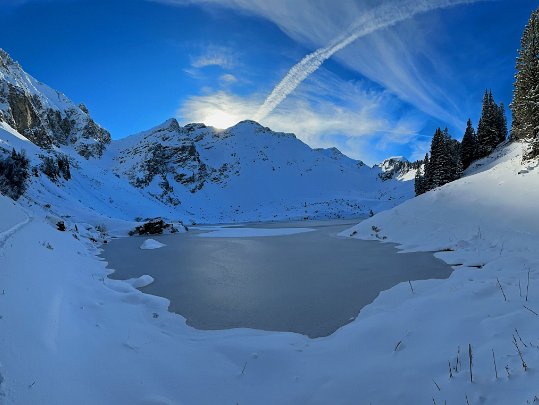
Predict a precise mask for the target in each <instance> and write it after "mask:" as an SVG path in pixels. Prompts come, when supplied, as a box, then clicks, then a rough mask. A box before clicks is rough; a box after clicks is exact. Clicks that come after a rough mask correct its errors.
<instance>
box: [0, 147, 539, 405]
mask: <svg viewBox="0 0 539 405" xmlns="http://www.w3.org/2000/svg"><path fill="white" fill-rule="evenodd" d="M520 148H521V145H519V144H513V145H509V146H508V147H507V148H505V149H503V150H502V151H501V154H503V156H501V157H500V158H499V159H498V160H493V159H491V160H490V161H489V160H487V161H485V162H483V163H484V164H483V165H482V166H481V167H479V168H474V169H472V171H474V172H475V174H470V175H469V176H467V177H465V178H463V179H461V180H459V181H457V182H455V183H452V184H449V185H447V186H445V187H443V188H441V189H439V190H435V191H433V192H430V193H427V194H426V195H424V196H421V197H420V198H416V199H414V200H411V201H409V202H407V203H405V204H403V205H401V206H399V207H397V208H395V209H393V210H391V211H388V212H385V213H382V214H379V215H376V216H374V217H373V218H371V219H369V220H367V221H365V222H363V223H361V224H360V225H358V226H357V227H356V228H355V229H352V230H349V231H347V232H346V233H347V234H348V235H350V234H352V233H353V232H354V231H356V232H357V234H355V236H356V237H364V238H383V237H386V239H385V240H386V241H395V242H398V243H401V244H402V247H403V248H405V249H408V250H443V252H439V253H437V256H439V257H441V258H442V259H444V260H446V261H447V262H448V263H451V264H454V265H458V266H456V267H455V269H456V270H455V272H454V273H453V274H452V276H451V277H450V278H449V279H448V280H442V281H439V280H438V281H435V280H430V281H421V282H414V283H413V284H412V286H410V285H409V284H408V283H404V284H401V285H398V286H396V287H395V288H393V289H391V290H389V291H386V292H384V293H382V294H380V296H379V297H378V298H377V299H376V301H375V302H374V303H373V304H371V305H369V306H367V307H366V308H364V309H363V310H362V311H361V313H360V314H359V316H358V317H357V319H356V320H355V321H354V322H352V323H351V324H348V325H347V326H345V327H343V328H342V329H340V330H339V331H337V332H336V333H335V334H333V335H331V336H329V337H327V338H320V339H314V340H311V339H309V338H307V337H304V336H301V335H296V334H292V333H271V332H262V331H254V330H242V329H236V330H228V331H215V332H208V331H197V330H194V329H192V328H190V327H188V326H186V325H185V323H184V320H183V319H182V318H181V317H180V316H178V315H174V314H171V313H169V312H167V310H166V308H167V301H166V300H164V299H160V298H158V297H153V296H148V295H144V294H142V293H141V292H139V291H138V290H136V289H135V288H134V287H133V285H144V284H145V283H148V282H151V279H150V278H148V277H144V278H142V279H140V280H130V281H129V282H122V281H114V280H109V279H107V278H106V274H107V272H108V270H106V269H105V263H104V262H102V261H99V260H98V259H97V258H96V256H95V255H94V253H95V248H94V247H93V245H91V244H89V243H88V242H87V240H88V239H87V238H85V237H84V236H83V235H82V234H83V233H84V232H90V231H85V228H84V226H83V224H78V226H77V229H78V230H79V231H78V232H79V233H77V230H76V229H75V227H74V225H75V224H70V225H69V226H68V230H67V231H66V232H60V231H58V230H56V229H55V227H54V226H51V222H50V220H48V219H45V218H43V217H42V216H41V215H35V214H33V213H29V212H27V210H26V209H25V210H23V209H22V208H21V207H20V205H19V204H14V203H13V202H12V201H11V200H9V199H7V198H4V197H0V212H1V213H2V215H1V216H0V221H1V223H0V232H1V234H2V235H3V236H2V237H3V243H2V245H1V247H0V262H1V264H2V266H1V268H0V316H1V318H0V326H1V333H0V362H1V368H0V374H1V375H2V379H3V383H2V385H1V386H0V387H1V391H2V400H3V401H4V402H6V403H21V404H27V403H45V404H47V403H50V404H71V403H78V404H85V403H87V404H95V403H111V404H112V403H114V404H209V403H239V404H244V403H257V404H263V403H264V404H276V403H279V404H297V403H309V404H327V403H339V404H341V403H342V404H347V403H350V404H352V403H354V404H357V403H365V404H369V403H373V404H377V403H381V404H386V403H406V404H422V403H433V399H434V401H435V402H436V403H437V404H442V403H444V401H447V403H449V404H451V403H463V404H465V403H466V400H467V399H468V401H469V403H470V404H477V403H488V404H519V403H522V404H526V403H533V401H534V398H535V397H536V396H539V374H538V370H539V349H538V347H539V333H538V332H537V331H538V330H539V328H538V326H539V316H538V315H537V314H535V313H534V312H533V311H535V312H537V313H539V292H538V291H539V284H538V282H537V278H538V275H539V273H538V270H537V264H538V262H539V256H538V254H537V253H536V252H537V242H538V238H537V236H538V235H537V233H538V232H539V223H538V222H539V219H538V216H537V215H536V207H535V201H536V200H537V197H538V195H537V194H539V191H537V190H538V187H537V184H538V180H539V179H538V178H537V176H539V172H536V171H535V170H533V169H532V170H529V169H526V168H523V167H522V165H521V163H520V159H521V158H520V154H521V152H520ZM531 166H533V165H531ZM531 166H530V169H531ZM523 169H526V172H525V173H523V172H522V171H523ZM519 172H520V173H521V174H519ZM373 227H374V228H373ZM28 252H31V254H28ZM472 266H478V267H480V268H477V267H472ZM528 271H529V277H530V282H529V285H528ZM519 285H520V287H519ZM411 287H412V288H413V292H412V289H411ZM504 295H505V297H504ZM526 297H527V298H526ZM513 337H514V339H515V342H516V345H517V346H518V349H519V350H520V352H521V354H522V358H523V359H524V361H525V363H526V367H527V370H525V368H524V367H523V365H522V360H521V357H520V355H519V354H518V351H517V347H516V346H515V343H514V342H513ZM469 345H471V348H472V355H473V365H472V371H473V382H471V381H470V372H469V356H468V350H469ZM459 348H460V349H459ZM493 353H494V356H495V359H496V367H495V365H494V362H493ZM450 367H451V369H452V371H451V372H450V371H449V370H450ZM496 370H497V373H498V378H496V374H495V373H496Z"/></svg>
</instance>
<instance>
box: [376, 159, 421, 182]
mask: <svg viewBox="0 0 539 405" xmlns="http://www.w3.org/2000/svg"><path fill="white" fill-rule="evenodd" d="M377 166H378V167H379V168H380V170H381V171H382V172H381V173H380V174H379V177H380V178H381V179H382V180H384V181H386V180H392V179H397V180H401V181H409V180H414V178H415V174H416V172H417V169H418V168H419V166H420V162H414V163H412V162H409V161H408V159H406V158H405V157H402V156H396V157H390V158H388V159H385V160H384V161H383V162H382V163H380V164H378V165H377Z"/></svg>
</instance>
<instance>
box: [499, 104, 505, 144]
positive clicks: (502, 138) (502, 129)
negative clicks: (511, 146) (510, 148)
mask: <svg viewBox="0 0 539 405" xmlns="http://www.w3.org/2000/svg"><path fill="white" fill-rule="evenodd" d="M496 124H497V132H498V140H497V145H499V144H500V143H502V142H505V140H506V139H507V117H506V116H505V105H504V104H503V103H500V105H499V106H498V111H497V117H496Z"/></svg>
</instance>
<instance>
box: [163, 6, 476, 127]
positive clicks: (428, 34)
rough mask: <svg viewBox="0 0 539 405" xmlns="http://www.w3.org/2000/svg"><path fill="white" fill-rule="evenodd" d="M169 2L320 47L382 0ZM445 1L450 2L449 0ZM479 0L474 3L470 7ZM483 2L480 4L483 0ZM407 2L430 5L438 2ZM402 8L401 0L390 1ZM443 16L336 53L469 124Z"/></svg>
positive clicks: (426, 107) (431, 110) (448, 118)
mask: <svg viewBox="0 0 539 405" xmlns="http://www.w3.org/2000/svg"><path fill="white" fill-rule="evenodd" d="M154 1H160V2H163V3H168V4H176V5H186V4H196V5H206V6H222V7H229V8H233V9H236V10H241V11H243V12H247V13H251V14H255V15H257V16H261V17H263V18H266V19H268V20H270V21H272V22H274V23H275V24H277V25H278V26H279V27H280V28H281V29H282V30H283V31H284V32H285V33H286V34H288V35H289V36H290V37H292V38H293V39H295V40H297V41H300V42H302V43H304V44H307V45H309V46H313V47H316V48H319V47H324V46H326V45H327V44H329V43H331V42H332V41H333V40H334V39H335V38H336V37H339V36H340V35H341V34H342V32H343V27H348V26H353V24H354V23H355V22H356V21H357V20H358V19H360V18H361V17H365V16H368V15H369V13H370V12H371V11H372V10H373V9H374V8H375V7H376V6H377V5H379V4H381V2H380V1H379V0H364V1H354V0H340V1H334V0H317V1H313V0H295V1H289V0H272V1H267V0H154ZM444 1H445V0H444ZM475 1H476V0H470V1H469V2H470V3H473V2H475ZM478 1H481V0H478ZM408 3H410V4H416V5H419V6H421V7H429V5H430V4H432V3H433V0H410V1H409V2H408ZM385 4H386V5H387V7H389V8H390V7H391V6H392V5H393V6H395V7H397V8H399V6H400V5H402V4H403V2H402V0H387V1H386V2H385ZM440 16H441V12H438V13H429V15H428V16H422V17H418V18H415V19H411V20H407V21H404V22H401V23H399V24H398V25H396V26H393V27H391V28H390V29H383V30H380V31H377V32H375V33H372V34H370V35H369V36H367V37H364V38H362V39H361V40H360V41H357V42H354V43H353V44H351V45H350V46H349V47H348V48H346V49H344V50H341V51H340V52H339V53H338V54H336V55H335V58H337V59H338V60H339V61H340V62H342V63H343V64H345V65H346V66H347V67H349V68H351V69H353V70H356V71H358V72H361V73H362V74H364V75H365V76H367V77H369V78H370V79H372V80H374V81H376V82H378V83H380V84H382V85H383V86H384V87H385V88H387V89H388V90H390V91H391V92H393V93H394V94H396V95H397V96H399V97H400V98H401V99H402V100H405V101H407V102H409V103H411V104H413V105H414V106H416V107H417V108H419V109H420V110H422V111H424V112H425V113H427V114H429V115H431V116H433V117H436V118H438V119H440V120H442V121H444V122H446V123H447V124H449V125H453V126H458V127H462V126H464V120H465V119H466V118H467V117H464V116H463V114H462V112H461V111H460V109H459V104H460V103H462V100H463V99H465V96H466V89H465V87H464V85H463V84H462V83H461V82H460V81H459V80H458V77H459V74H458V71H455V68H452V63H451V58H450V56H448V55H446V54H444V53H442V52H441V51H440V50H439V48H438V47H437V45H439V42H440V39H441V38H443V36H444V30H447V29H448V28H447V23H446V22H445V21H444V20H443V19H442V18H440Z"/></svg>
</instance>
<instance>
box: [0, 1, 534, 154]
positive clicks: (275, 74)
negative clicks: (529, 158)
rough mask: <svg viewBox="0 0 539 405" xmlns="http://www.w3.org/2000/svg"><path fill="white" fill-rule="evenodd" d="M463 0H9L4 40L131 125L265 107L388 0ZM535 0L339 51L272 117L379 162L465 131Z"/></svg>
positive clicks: (403, 25)
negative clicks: (298, 69)
mask: <svg viewBox="0 0 539 405" xmlns="http://www.w3.org/2000/svg"><path fill="white" fill-rule="evenodd" d="M447 1H452V0H406V1H405V0H386V1H379V0H378V1H375V0H355V1H354V0H341V1H338V2H337V1H334V0H296V1H287V0H273V1H267V0H196V1H195V0H152V1H149V0H2V1H0V47H2V48H3V49H5V50H6V51H7V52H8V53H10V54H11V56H12V57H13V58H14V59H16V60H18V61H19V62H20V63H21V64H22V66H23V67H24V68H25V69H26V70H27V71H28V72H29V73H30V74H32V75H33V76H35V77H36V78H38V79H39V80H41V81H43V82H45V83H47V84H49V85H50V86H52V87H54V88H56V89H58V90H60V91H62V92H64V93H65V94H66V95H67V96H68V97H70V98H71V99H73V100H74V101H75V102H84V103H85V104H86V105H87V106H88V107H89V109H90V112H91V114H92V115H93V116H94V118H95V119H96V120H97V121H98V122H99V123H101V124H102V125H103V126H105V127H106V128H107V129H109V130H110V131H111V133H112V135H113V137H115V138H120V137H123V136H126V135H129V134H132V133H135V132H138V131H142V130H144V129H147V128H149V127H152V126H155V125H157V124H158V123H160V122H162V121H164V120H166V119H167V118H169V117H172V116H173V117H177V118H178V119H179V121H180V122H182V123H187V122H192V121H206V122H208V123H209V124H214V125H216V126H226V125H228V124H229V123H233V122H234V121H237V120H240V119H245V118H252V117H253V116H254V115H255V114H256V111H257V109H258V107H259V106H260V105H261V104H262V103H263V102H264V100H265V99H266V97H267V96H268V95H269V94H270V93H271V91H272V90H273V88H274V87H275V86H276V85H277V84H278V83H279V81H280V80H281V79H282V78H283V77H284V76H285V75H286V74H287V72H288V70H289V69H290V68H291V67H292V66H294V64H296V63H297V62H299V61H300V60H301V59H302V58H303V57H305V56H306V55H307V54H309V53H311V52H313V51H315V50H316V49H318V48H321V47H325V46H327V45H328V44H330V43H332V42H333V41H334V40H335V38H338V37H339V36H341V35H342V34H343V32H345V31H346V30H347V28H348V27H349V26H350V25H352V24H354V23H357V21H361V19H364V21H370V20H373V19H374V18H375V17H376V15H377V14H376V12H377V11H376V10H377V8H378V7H380V6H390V7H391V6H393V4H395V5H398V4H400V5H401V6H402V4H404V3H405V2H409V3H410V4H411V5H414V4H420V3H422V2H426V3H429V2H430V4H434V3H436V4H438V3H439V4H442V3H444V2H447ZM535 7H537V4H536V1H532V0H498V1H487V2H483V1H478V2H474V1H470V2H469V4H463V5H458V6H454V7H451V8H440V9H437V10H433V11H429V12H425V13H422V14H418V15H415V16H413V17H411V18H407V19H405V20H404V21H401V22H399V23H397V24H395V25H392V26H389V27H381V28H380V29H378V30H375V31H374V32H372V33H370V34H368V35H366V36H364V37H361V38H359V39H357V40H356V41H355V42H353V43H351V44H350V45H348V46H347V47H346V48H344V49H342V50H340V51H339V52H337V53H336V54H334V55H333V56H332V57H331V58H330V59H329V60H327V61H326V62H325V63H324V64H323V65H322V66H321V67H320V69H318V70H316V71H315V72H314V73H313V74H312V75H310V76H309V77H308V78H307V79H306V80H305V81H304V82H302V83H301V84H299V86H298V87H297V88H296V89H295V90H294V91H293V92H291V94H290V95H288V97H287V98H286V99H285V101H284V102H283V103H281V104H280V105H279V106H278V107H277V108H276V109H275V110H273V111H272V112H271V114H269V115H268V116H267V117H265V118H264V119H263V120H261V121H262V123H263V124H265V125H268V126H270V127H271V128H272V129H276V130H282V131H287V132H294V133H296V134H297V136H298V137H299V138H300V139H302V140H303V141H305V142H307V143H308V144H309V145H311V146H314V147H329V146H337V147H338V148H339V149H341V150H342V151H343V152H344V153H346V154H348V155H350V156H352V157H354V158H359V159H362V160H364V161H365V162H367V163H370V164H372V163H375V162H377V161H380V160H381V159H383V158H385V157H387V156H390V155H391V156H393V155H404V156H407V157H408V158H411V159H415V158H418V157H420V156H422V155H423V154H424V153H425V151H426V150H427V148H428V146H429V143H430V139H431V137H432V133H433V132H434V129H435V128H436V127H437V126H448V127H449V129H450V132H451V134H452V135H453V136H454V137H456V138H459V139H460V138H461V136H462V133H463V131H464V126H465V122H466V120H467V119H468V117H470V118H472V120H473V121H474V124H476V123H477V120H478V116H479V114H480V108H481V99H482V94H483V91H484V89H485V88H487V87H488V88H492V90H493V92H494V95H495V98H496V99H497V100H498V101H503V102H504V103H505V104H506V105H507V104H509V103H510V101H511V91H512V81H513V75H514V60H515V57H516V51H517V49H518V46H519V42H520V36H521V33H522V30H523V27H524V25H525V23H526V22H527V20H528V17H529V15H530V13H531V11H532V10H533V9H534V8H535Z"/></svg>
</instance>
